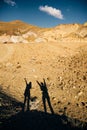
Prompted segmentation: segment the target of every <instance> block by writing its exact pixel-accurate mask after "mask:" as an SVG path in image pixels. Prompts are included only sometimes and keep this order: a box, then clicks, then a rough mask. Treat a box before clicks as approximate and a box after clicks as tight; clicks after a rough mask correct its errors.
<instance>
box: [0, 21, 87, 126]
mask: <svg viewBox="0 0 87 130" xmlns="http://www.w3.org/2000/svg"><path fill="white" fill-rule="evenodd" d="M86 39H87V24H86V23H85V24H83V25H81V24H69V25H59V26H56V27H54V28H49V29H48V28H45V29H44V28H39V27H34V26H32V25H28V24H25V23H23V22H21V21H12V22H10V23H3V22H1V23H0V93H1V94H0V101H2V102H1V104H0V110H2V108H3V107H4V110H7V109H8V107H7V106H6V107H5V105H6V104H5V101H4V100H7V99H9V98H11V99H15V101H17V102H21V104H23V102H24V91H25V88H26V83H25V80H24V79H25V78H26V80H27V82H30V81H31V82H32V88H31V90H30V94H31V98H30V110H31V112H30V113H31V115H32V114H33V113H32V112H33V111H34V112H35V114H36V115H37V114H39V116H40V115H41V113H42V115H44V113H43V112H44V107H43V105H44V104H43V101H42V94H43V93H42V91H41V89H40V86H39V85H38V84H37V82H36V81H38V82H43V78H44V79H45V82H46V86H47V89H48V94H49V99H50V100H49V102H50V104H51V105H50V107H49V105H48V104H46V106H47V108H46V110H47V112H48V113H51V112H52V109H53V111H54V113H55V116H56V115H58V116H59V117H61V115H65V116H66V117H68V119H72V120H73V119H74V121H75V120H78V121H80V122H83V123H82V124H85V123H87V42H86ZM3 43H7V44H3ZM11 43H17V44H11ZM25 43H27V44H25ZM31 43H32V44H31ZM36 43H38V44H36ZM3 95H6V97H7V98H4V97H3ZM2 97H3V98H2ZM12 101H13V100H12ZM3 104H4V106H3ZM11 104H12V103H11V102H10V103H8V100H7V105H9V106H10V105H11ZM14 105H15V104H14V103H13V107H12V110H13V112H14V113H15V112H16V111H17V109H18V111H17V112H19V114H20V111H21V110H22V108H21V106H19V107H18V108H17V107H16V106H14ZM14 107H15V110H14V109H13V108H14ZM5 108H6V109H5ZM10 108H11V107H10ZM10 110H11V109H10ZM3 113H4V111H1V115H2V114H3ZM7 113H8V112H7ZM79 113H80V114H79ZM15 114H17V113H15ZM19 114H18V118H17V119H19V117H20V116H19ZM11 115H12V111H11ZM24 115H25V114H23V116H24ZM48 115H49V116H51V114H48ZM33 116H34V115H33ZM2 117H3V116H2ZM25 117H26V116H25ZM31 117H32V116H31ZM14 118H16V117H13V118H12V120H13V122H14ZM41 118H42V116H41ZM46 118H47V116H46ZM29 120H30V118H29ZM8 122H9V121H8ZM64 122H65V121H64ZM38 123H39V122H38ZM9 125H10V124H9Z"/></svg>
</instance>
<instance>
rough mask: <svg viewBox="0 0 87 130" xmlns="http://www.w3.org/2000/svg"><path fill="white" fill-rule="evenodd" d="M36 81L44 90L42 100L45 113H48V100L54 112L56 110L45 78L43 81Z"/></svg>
mask: <svg viewBox="0 0 87 130" xmlns="http://www.w3.org/2000/svg"><path fill="white" fill-rule="evenodd" d="M36 82H37V83H38V85H39V86H40V89H41V91H42V101H43V106H44V111H45V113H47V107H46V101H47V102H48V105H49V108H50V111H51V113H52V114H54V111H53V108H52V105H51V102H50V96H49V93H48V89H47V85H46V81H45V79H43V82H38V81H36Z"/></svg>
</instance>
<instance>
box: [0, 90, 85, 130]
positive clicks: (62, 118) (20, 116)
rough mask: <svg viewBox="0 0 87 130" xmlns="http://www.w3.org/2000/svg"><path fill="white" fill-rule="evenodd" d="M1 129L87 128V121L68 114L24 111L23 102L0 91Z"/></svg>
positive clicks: (46, 129) (56, 129) (63, 129)
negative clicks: (81, 120)
mask: <svg viewBox="0 0 87 130" xmlns="http://www.w3.org/2000/svg"><path fill="white" fill-rule="evenodd" d="M0 101H1V102H0V103H1V105H0V130H19V129H20V130H87V123H85V122H80V121H79V120H76V119H73V118H69V117H67V116H66V115H58V114H49V113H45V112H42V111H38V110H32V111H26V112H23V111H22V105H23V104H22V103H20V102H18V101H16V100H15V99H13V98H11V97H9V96H7V95H6V94H4V93H1V92H0Z"/></svg>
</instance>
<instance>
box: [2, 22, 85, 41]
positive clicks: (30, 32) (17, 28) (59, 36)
mask: <svg viewBox="0 0 87 130" xmlns="http://www.w3.org/2000/svg"><path fill="white" fill-rule="evenodd" d="M50 41H52V42H59V41H63V42H65V41H78V42H80V41H82V42H83V41H87V24H86V23H85V24H63V25H58V26H56V27H53V28H40V27H36V26H33V25H30V24H27V23H24V22H22V21H18V20H16V21H12V22H0V43H32V42H36V43H39V42H50Z"/></svg>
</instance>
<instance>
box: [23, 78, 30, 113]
mask: <svg viewBox="0 0 87 130" xmlns="http://www.w3.org/2000/svg"><path fill="white" fill-rule="evenodd" d="M24 80H25V83H26V88H25V92H24V104H23V109H22V110H23V111H24V110H25V107H27V111H30V89H31V88H32V82H29V83H27V80H26V78H24Z"/></svg>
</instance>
